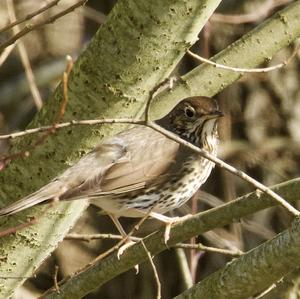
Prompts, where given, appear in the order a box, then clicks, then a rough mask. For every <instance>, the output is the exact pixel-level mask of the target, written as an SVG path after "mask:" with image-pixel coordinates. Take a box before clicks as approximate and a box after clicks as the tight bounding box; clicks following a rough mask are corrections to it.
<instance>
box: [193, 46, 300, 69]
mask: <svg viewBox="0 0 300 299" xmlns="http://www.w3.org/2000/svg"><path fill="white" fill-rule="evenodd" d="M299 48H300V45H298V46H297V47H295V49H294V51H293V53H292V55H291V56H289V57H288V58H287V59H286V60H285V61H283V62H281V63H279V64H276V65H273V66H270V67H265V68H253V69H248V68H239V67H232V66H227V65H224V64H220V63H216V62H213V61H211V60H209V59H206V58H204V57H201V56H199V55H197V54H195V53H193V52H191V51H190V50H187V53H188V54H189V55H190V56H192V57H193V58H195V59H197V60H199V61H200V62H203V63H208V64H210V65H213V66H215V67H216V68H220V69H224V70H229V71H233V72H238V73H267V72H271V71H274V70H278V69H280V68H283V67H285V66H287V65H288V64H289V63H290V61H291V60H292V59H293V58H294V57H295V56H296V54H297V52H298V51H299Z"/></svg>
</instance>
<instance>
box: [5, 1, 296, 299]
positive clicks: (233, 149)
mask: <svg viewBox="0 0 300 299" xmlns="http://www.w3.org/2000/svg"><path fill="white" fill-rule="evenodd" d="M49 2H50V1H34V0H20V1H16V2H15V9H16V14H17V18H21V17H24V16H26V15H27V14H28V13H30V12H32V11H34V10H37V9H39V8H40V7H42V6H44V5H45V4H46V3H49ZM76 2H77V1H75V0H63V1H60V3H59V5H58V6H56V7H54V8H51V9H50V10H48V11H47V12H45V14H44V15H43V17H47V16H50V15H52V14H54V13H56V12H58V11H60V10H63V9H64V8H66V7H68V6H70V5H72V4H74V3H76ZM114 2H115V1H109V0H105V1H96V0H90V1H89V2H88V3H87V5H86V6H85V7H83V8H80V9H77V10H76V11H75V12H73V13H71V14H69V15H67V16H64V17H63V18H61V19H60V20H58V21H56V22H55V23H54V24H52V25H48V26H44V27H42V28H41V29H39V30H36V31H33V32H31V33H30V34H28V35H26V36H25V37H24V38H23V39H22V42H23V43H24V46H25V49H26V52H27V54H28V56H29V59H30V63H31V67H32V69H33V72H34V74H35V80H36V84H37V86H38V90H39V92H40V95H41V98H42V99H43V101H47V97H48V95H49V94H50V93H51V92H52V91H53V90H54V88H55V86H56V85H57V84H58V82H59V80H60V78H61V75H62V72H63V70H64V68H65V55H67V54H69V55H71V56H72V57H74V58H75V57H76V56H77V55H78V54H79V53H80V51H82V49H83V48H84V47H85V44H86V43H88V41H89V39H90V38H91V37H92V36H93V35H94V33H95V32H96V30H97V29H98V27H99V26H101V23H103V22H105V16H106V15H107V14H108V13H109V11H110V9H111V8H112V7H113V5H114ZM290 2H292V1H287V0H286V1H284V0H281V1H278V0H277V1H276V0H273V1H270V0H227V1H223V4H222V5H221V6H220V7H219V9H218V11H217V14H216V15H214V16H213V17H212V18H211V20H210V21H209V22H208V23H207V25H206V27H205V28H204V30H203V31H202V32H201V33H200V35H199V42H198V43H197V44H196V45H195V46H193V51H194V52H196V53H198V54H200V55H202V56H204V57H211V56H213V55H214V54H216V53H218V52H219V51H221V50H222V49H224V48H225V47H226V46H227V45H229V44H231V43H232V42H233V41H235V40H236V39H238V38H239V37H241V36H242V35H243V34H245V33H246V32H248V31H249V30H251V29H252V28H254V27H255V26H257V25H258V24H259V23H261V22H262V21H263V20H264V19H266V18H267V17H268V16H270V15H272V14H273V13H274V12H275V11H276V10H278V9H281V8H282V7H284V6H285V5H286V4H288V3H290ZM233 14H234V15H235V16H231V15H233ZM38 18H41V17H40V16H38V17H36V18H34V19H33V20H38ZM8 22H9V18H8V13H7V7H6V3H5V1H1V2H0V28H1V27H3V26H5V25H6V24H7V23H8ZM11 34H12V33H11V31H7V32H4V33H1V34H0V41H1V42H2V41H4V40H6V39H7V38H8V37H9V36H11ZM294 46H295V45H291V46H290V47H289V48H286V49H284V50H282V51H281V52H280V53H278V54H277V55H276V56H275V57H274V58H273V59H272V61H271V65H274V64H277V63H280V62H282V61H284V60H285V59H286V58H287V57H289V56H290V55H291V54H292V52H293V49H294ZM197 64H198V62H197V61H195V60H194V59H193V58H190V57H188V56H186V57H185V58H184V59H183V60H182V62H181V64H180V65H179V66H178V68H177V70H176V71H175V72H174V74H175V75H181V74H184V73H186V72H188V71H189V70H191V69H192V68H193V67H195V66H196V65H197ZM265 66H268V64H267V63H266V64H265ZM299 70H300V66H299V54H297V55H296V57H295V58H294V59H293V60H292V61H291V62H290V63H289V64H288V66H287V67H285V68H282V69H280V70H277V71H273V72H269V73H256V74H248V75H245V76H244V77H243V78H242V79H240V80H239V81H238V82H236V83H235V84H233V85H232V86H230V87H228V88H227V89H226V90H224V91H223V92H222V93H221V94H219V95H218V96H217V97H216V98H217V100H218V102H219V104H220V106H221V109H222V111H224V112H225V114H226V117H225V118H223V119H222V122H221V124H220V130H219V131H220V136H221V140H222V141H221V148H220V154H219V156H220V157H221V158H222V159H224V160H225V161H226V162H228V163H230V164H232V165H233V166H235V167H237V168H239V169H241V170H243V171H246V172H247V173H248V174H249V175H251V176H253V177H254V178H256V179H257V180H259V181H261V182H262V183H264V184H266V185H268V186H271V185H274V184H277V183H279V182H283V181H286V180H289V179H291V178H294V177H297V176H299V166H300V151H299V149H300V130H299V128H300V88H299V84H298V82H299ZM36 112H37V105H36V103H35V101H34V100H33V97H32V94H31V92H30V89H29V85H28V81H27V79H26V75H25V72H24V67H23V65H22V63H21V59H20V55H19V52H18V50H17V47H14V49H13V50H12V52H11V54H10V55H9V57H8V58H7V59H6V60H5V62H4V63H3V64H2V65H1V68H0V130H1V132H0V133H1V134H4V133H8V132H12V131H17V130H23V129H24V128H25V127H26V125H27V124H28V123H29V122H30V120H31V119H32V117H33V116H34V114H35V113H36ZM0 149H1V152H2V153H3V154H5V153H8V152H9V143H7V142H1V143H0ZM250 191H253V187H252V186H250V185H249V184H248V183H246V182H244V181H242V180H241V179H239V178H237V177H235V176H233V175H232V174H229V173H228V172H225V171H223V170H221V169H219V168H216V169H215V170H214V171H213V174H212V175H211V176H210V178H209V180H208V182H207V183H206V184H205V186H204V187H203V188H202V190H201V191H200V192H199V193H198V194H197V196H196V197H195V198H194V199H193V201H190V203H189V206H185V207H183V208H181V209H180V210H179V211H174V214H176V215H184V214H186V213H195V212H196V211H203V210H205V209H208V208H210V207H214V206H217V205H220V204H222V203H223V202H227V201H230V200H232V199H235V198H236V197H238V196H240V195H243V194H245V193H248V192H250ZM290 220H291V219H290V217H289V215H288V214H287V213H286V212H285V211H284V210H283V209H281V208H272V209H268V210H266V211H262V212H259V213H256V214H255V215H253V216H251V217H248V218H247V219H242V220H240V221H237V223H234V224H232V225H230V226H228V227H226V228H223V229H218V230H215V231H212V232H209V233H206V234H205V235H203V236H200V237H199V238H198V239H197V240H196V242H201V243H203V244H205V245H209V246H214V247H219V248H226V249H230V250H233V251H236V250H238V249H239V250H243V251H246V250H249V249H251V248H253V247H255V246H257V245H258V244H260V243H261V242H263V241H265V240H267V239H269V238H272V237H273V236H274V235H275V234H277V233H278V232H280V231H281V230H283V229H284V228H285V227H286V226H287V225H288V224H289V222H290ZM121 221H122V223H124V225H125V227H126V229H127V230H130V229H131V228H132V226H133V225H134V224H135V221H134V220H128V219H122V220H121ZM159 226H160V224H159V223H157V222H156V221H153V220H147V222H146V223H145V224H144V225H143V226H142V228H141V229H140V231H139V233H138V235H145V234H147V233H150V232H152V231H154V230H155V229H157V228H158V227H159ZM74 232H77V233H83V234H89V233H117V232H116V229H115V227H114V226H113V224H112V223H111V221H110V219H108V217H106V216H103V215H100V214H99V211H98V210H97V209H96V208H94V207H90V208H89V209H88V210H87V212H86V213H85V215H84V216H83V217H82V219H81V220H80V221H79V223H78V224H77V225H76V227H75V228H74ZM194 241H195V240H194ZM114 243H115V241H112V240H94V241H90V242H84V241H78V240H72V241H71V240H65V241H64V242H63V243H61V245H60V246H59V248H58V249H57V250H56V252H55V253H54V254H53V255H52V256H51V257H50V258H49V259H48V260H47V261H46V262H45V263H44V265H43V266H42V267H41V268H40V269H39V271H37V275H36V277H35V278H30V279H28V280H27V282H26V283H25V285H24V287H22V288H21V289H20V290H19V292H18V293H17V294H16V297H15V298H25V299H26V298H36V296H37V294H40V293H42V292H43V291H45V290H46V289H48V288H49V287H51V286H52V285H53V273H54V269H55V265H57V266H58V267H59V268H58V269H59V270H58V279H61V278H63V277H64V276H65V275H67V274H70V273H72V272H74V271H75V270H77V269H79V268H80V267H82V266H83V265H85V264H86V263H88V262H89V261H90V260H91V259H93V258H95V257H96V256H97V255H98V254H99V253H100V252H103V251H104V250H105V249H108V248H110V247H111V246H112V245H113V244H114ZM184 253H185V257H186V258H182V255H180V254H182V252H178V250H175V249H170V250H168V251H165V252H163V253H162V254H160V255H159V256H157V257H155V258H154V262H155V265H156V267H157V270H158V274H159V277H160V281H161V285H162V297H163V298H166V299H167V298H172V297H173V296H175V295H176V294H179V293H180V292H182V291H183V290H184V289H185V288H187V285H188V281H187V280H188V279H192V280H194V281H198V280H199V279H202V278H203V277H205V276H206V275H208V274H210V273H212V272H213V271H215V270H217V269H218V268H219V267H221V266H222V265H224V264H225V263H226V262H227V261H229V260H230V259H231V257H230V256H225V255H221V254H216V253H208V252H203V251H191V250H189V251H187V250H186V251H184ZM185 259H186V260H185ZM185 261H187V262H188V263H189V267H190V274H189V275H187V274H186V273H185V274H184V272H183V271H182V266H183V264H184V262H185ZM155 294H156V286H155V281H154V278H153V273H152V269H151V267H150V265H149V264H148V263H146V264H143V265H141V266H140V273H139V274H138V275H135V273H134V270H132V271H129V272H128V273H125V274H122V275H120V276H119V277H118V278H116V279H114V280H112V281H111V282H109V283H107V284H106V285H105V286H104V287H102V288H101V290H99V291H97V292H96V293H94V294H90V295H88V296H86V297H85V298H88V299H92V298H108V299H115V298H145V299H147V298H155Z"/></svg>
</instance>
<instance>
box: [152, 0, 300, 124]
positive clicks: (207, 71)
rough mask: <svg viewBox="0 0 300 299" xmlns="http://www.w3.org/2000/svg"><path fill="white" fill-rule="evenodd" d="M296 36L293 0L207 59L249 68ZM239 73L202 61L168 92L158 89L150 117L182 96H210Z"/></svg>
mask: <svg viewBox="0 0 300 299" xmlns="http://www.w3.org/2000/svg"><path fill="white" fill-rule="evenodd" d="M299 36H300V1H299V0H298V1H294V2H293V3H291V4H290V5H288V6H287V7H286V8H285V9H283V10H281V11H279V12H278V13H276V14H275V15H274V16H272V17H271V18H269V19H267V20H266V21H265V22H263V23H262V24H261V25H259V26H258V27H256V28H255V29H253V30H252V31H250V32H249V33H247V34H245V35H244V36H243V37H241V38H240V39H239V40H237V41H236V42H234V43H233V44H232V45H230V46H229V47H227V48H226V49H225V50H223V51H222V52H220V53H218V54H217V55H215V56H214V57H212V58H211V59H210V60H212V61H214V62H216V63H219V64H222V65H227V66H231V67H237V68H247V69H249V68H253V67H256V66H258V65H260V64H262V63H264V62H267V61H269V60H270V59H271V58H272V57H273V55H274V54H275V53H276V52H277V51H278V50H280V49H282V48H283V47H286V46H287V45H289V44H291V43H292V42H293V41H294V40H295V39H297V38H298V37H299ZM242 75H243V74H241V73H237V72H234V71H231V70H222V69H219V68H216V67H215V66H212V65H209V64H206V63H203V64H201V65H200V66H198V67H196V68H195V69H193V70H192V71H191V72H189V73H188V74H186V75H185V76H183V77H182V78H181V80H178V81H177V82H175V84H174V88H173V91H172V93H168V92H162V93H161V94H159V95H158V96H156V97H155V98H154V101H153V103H152V105H151V110H150V116H151V118H159V117H161V116H163V115H164V113H165V111H169V110H171V109H172V107H173V106H175V105H176V104H177V103H178V102H179V101H180V100H181V99H182V98H185V97H188V96H196V95H203V96H209V97H210V96H214V95H215V94H216V93H218V92H220V91H221V90H223V89H224V88H226V87H227V86H228V85H230V84H231V83H233V82H234V81H236V80H238V79H239V78H240V77H241V76H242Z"/></svg>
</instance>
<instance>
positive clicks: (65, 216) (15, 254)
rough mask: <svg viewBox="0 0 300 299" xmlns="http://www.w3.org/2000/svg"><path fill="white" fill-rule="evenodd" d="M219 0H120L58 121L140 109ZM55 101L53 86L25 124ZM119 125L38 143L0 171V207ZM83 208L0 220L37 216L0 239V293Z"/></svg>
mask: <svg viewBox="0 0 300 299" xmlns="http://www.w3.org/2000/svg"><path fill="white" fill-rule="evenodd" d="M220 1H221V0H214V1H208V0H201V1H199V0H197V1H196V0H193V1H173V0H172V1H171V0H167V1H158V0H155V1H133V0H131V1H125V0H120V1H118V3H117V4H116V5H115V7H114V9H113V10H112V12H111V13H110V15H109V17H108V20H107V22H106V23H105V24H104V25H103V26H101V28H100V30H99V31H98V32H97V34H96V35H95V37H94V38H93V40H92V41H91V43H90V44H89V46H88V47H87V49H86V50H85V51H84V52H83V53H82V54H81V55H80V57H79V58H78V60H77V61H76V63H75V64H74V67H73V70H72V73H71V75H70V78H69V79H70V80H69V102H68V107H67V111H66V114H65V116H64V120H72V119H91V118H98V117H122V116H126V117H131V116H135V115H137V114H139V113H140V110H141V109H142V108H143V106H144V102H145V99H146V98H147V95H148V91H149V90H151V89H152V88H153V87H154V86H155V85H156V84H157V83H159V82H160V81H161V80H163V79H164V78H166V77H167V76H168V75H169V74H170V73H171V72H172V70H173V69H174V67H175V65H176V64H177V63H178V62H179V60H180V59H181V57H182V56H183V55H184V53H185V51H186V49H187V48H188V47H189V46H190V45H191V44H192V43H194V42H195V41H196V40H197V35H198V33H199V31H200V30H201V28H202V27H203V26H204V24H205V22H206V21H207V19H208V17H209V16H210V15H211V14H212V12H213V11H214V9H215V8H216V7H217V6H218V4H219V2H220ZM61 101H62V93H61V87H58V89H57V90H56V91H55V93H54V95H53V96H52V97H51V98H50V99H49V100H48V101H47V103H46V104H45V106H44V107H43V109H42V110H41V111H40V113H38V114H37V116H36V117H35V119H34V120H33V121H32V123H31V125H30V126H31V127H37V126H41V125H44V124H51V123H52V122H53V120H54V119H55V115H56V113H57V111H58V110H59V106H60V103H61ZM117 130H120V126H100V127H98V128H87V127H85V128H83V127H81V128H76V129H74V128H73V129H72V128H68V129H64V130H61V131H59V132H57V133H56V134H55V135H54V136H51V137H49V138H48V139H47V140H46V142H44V143H43V144H42V145H40V146H38V147H36V149H35V150H34V151H32V152H31V155H30V156H29V157H28V158H26V159H23V160H20V159H19V160H14V161H12V162H11V163H10V164H9V165H8V167H7V168H6V169H5V171H2V172H1V173H0V198H1V206H5V205H7V204H8V203H9V202H12V201H15V200H16V199H18V198H20V197H22V196H24V195H27V194H29V193H31V192H33V191H34V190H36V189H38V188H40V187H41V186H43V185H44V184H46V183H47V182H48V181H49V180H50V179H52V178H53V177H55V176H56V175H57V174H58V173H60V172H61V171H63V170H64V169H66V168H67V167H68V166H69V165H70V164H72V163H73V162H74V161H76V160H77V159H78V158H79V157H80V156H81V155H82V154H84V153H86V152H87V151H88V150H89V149H91V147H92V146H94V145H95V144H96V143H97V142H99V141H100V140H101V138H103V137H104V136H109V135H111V134H114V133H115V132H116V131H117ZM35 139H36V136H31V137H26V138H22V140H21V141H18V142H16V143H15V144H14V146H13V151H18V150H21V149H24V148H26V146H28V145H30V144H33V143H34V141H35ZM85 206H86V203H84V202H75V203H68V204H60V205H58V206H57V207H56V208H55V209H53V208H47V210H46V211H45V208H42V210H44V211H43V212H42V210H41V208H36V209H33V210H30V211H26V212H25V213H21V214H20V215H18V216H17V218H16V217H13V218H10V219H8V218H2V219H1V220H0V221H1V228H2V229H4V228H5V227H12V226H15V225H16V224H17V223H18V220H20V219H22V220H25V215H29V214H30V215H35V216H37V218H38V225H34V226H31V227H28V228H27V229H26V230H23V231H22V236H21V235H17V236H13V235H12V236H9V237H6V238H2V239H1V240H0V252H1V256H2V257H3V258H1V260H0V273H1V278H0V285H1V286H2V287H1V288H0V297H1V298H8V297H9V296H11V294H12V293H13V290H14V289H15V288H16V287H17V286H19V285H20V284H21V283H22V281H23V280H24V279H20V278H19V279H5V277H6V276H10V277H22V276H30V275H32V272H33V271H34V270H35V269H36V268H37V267H38V266H39V265H40V264H41V262H42V261H43V260H44V259H45V258H46V257H47V256H48V255H49V254H50V253H51V252H52V251H53V250H54V248H55V247H56V246H57V243H58V242H59V241H60V240H62V238H63V236H64V235H65V234H66V233H67V231H68V230H69V229H70V228H71V227H72V225H73V224H74V222H75V221H76V220H77V218H78V217H79V216H80V214H81V212H82V211H83V210H84V208H85Z"/></svg>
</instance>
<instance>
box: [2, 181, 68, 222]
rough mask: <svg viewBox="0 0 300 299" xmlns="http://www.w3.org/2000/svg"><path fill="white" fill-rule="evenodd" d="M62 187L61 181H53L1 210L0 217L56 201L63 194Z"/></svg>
mask: <svg viewBox="0 0 300 299" xmlns="http://www.w3.org/2000/svg"><path fill="white" fill-rule="evenodd" d="M62 187H63V186H62V184H61V183H60V182H59V181H52V182H50V183H49V184H48V185H46V186H44V187H43V188H41V189H40V190H38V191H36V192H34V193H32V194H30V195H28V196H26V197H24V198H22V199H20V200H18V201H16V202H14V203H13V204H11V205H9V206H7V207H5V208H3V209H0V217H1V216H7V215H12V214H15V213H18V212H21V211H23V210H25V209H27V208H30V207H32V206H35V205H37V204H40V203H43V202H46V201H49V200H52V199H55V198H56V197H59V196H60V195H61V194H62V193H63V192H61V191H63V190H62V189H63V188H62Z"/></svg>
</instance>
